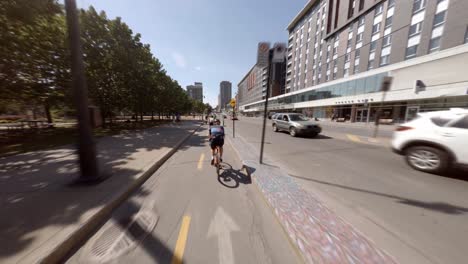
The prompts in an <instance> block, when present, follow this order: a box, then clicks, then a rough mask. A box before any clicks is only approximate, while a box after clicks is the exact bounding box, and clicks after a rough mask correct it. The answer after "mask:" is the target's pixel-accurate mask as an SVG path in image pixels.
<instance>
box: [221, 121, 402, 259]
mask: <svg viewBox="0 0 468 264" xmlns="http://www.w3.org/2000/svg"><path fill="white" fill-rule="evenodd" d="M226 130H227V132H228V134H229V136H228V137H227V139H228V140H229V141H231V144H232V146H233V147H234V148H235V150H236V152H237V154H238V155H239V157H240V158H241V160H242V163H243V165H244V166H245V167H246V169H247V170H250V172H251V174H252V179H253V182H254V183H255V184H256V185H257V186H258V188H259V189H260V191H261V192H262V193H263V195H264V197H265V198H266V200H267V201H268V203H269V205H270V207H271V208H272V210H273V211H274V212H275V214H276V216H277V218H278V219H279V222H280V223H281V225H282V226H283V228H284V230H285V231H286V233H287V234H288V235H289V238H290V240H291V242H292V243H293V244H294V245H296V246H297V248H298V249H299V251H300V252H301V253H302V256H303V257H304V259H305V260H306V262H307V263H379V264H380V263H396V261H395V259H394V258H393V257H392V256H390V255H389V254H387V253H386V252H385V251H383V250H381V249H379V248H378V247H377V246H376V245H375V244H374V243H373V242H372V241H370V240H369V239H368V238H367V237H365V236H364V235H363V234H362V233H361V232H359V231H358V230H356V229H355V228H354V227H353V226H351V225H350V224H349V223H347V222H346V221H345V220H343V219H342V218H341V217H339V216H338V215H337V214H336V213H334V212H333V211H332V210H330V209H329V208H327V206H326V205H325V204H323V203H322V202H321V201H320V200H319V199H317V197H315V196H314V195H313V194H312V193H310V192H308V191H306V190H305V189H303V188H302V187H301V186H300V185H299V184H298V183H297V182H296V180H295V179H294V178H293V177H291V176H289V175H288V174H287V173H286V172H285V171H284V170H282V169H281V168H280V167H277V166H274V165H271V164H274V162H273V161H271V160H270V159H269V158H268V157H265V158H264V164H259V155H258V154H257V153H259V151H258V149H256V148H255V147H254V146H253V145H252V144H249V143H247V141H245V140H244V139H243V138H242V137H241V136H239V135H236V138H232V131H231V130H230V129H226Z"/></svg>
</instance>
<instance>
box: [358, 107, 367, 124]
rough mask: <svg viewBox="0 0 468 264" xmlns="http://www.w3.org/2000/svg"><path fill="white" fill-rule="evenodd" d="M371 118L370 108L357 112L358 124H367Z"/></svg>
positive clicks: (360, 109)
mask: <svg viewBox="0 0 468 264" xmlns="http://www.w3.org/2000/svg"><path fill="white" fill-rule="evenodd" d="M368 117H369V108H358V109H357V110H356V122H367V120H368Z"/></svg>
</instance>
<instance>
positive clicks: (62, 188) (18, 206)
mask: <svg viewBox="0 0 468 264" xmlns="http://www.w3.org/2000/svg"><path fill="white" fill-rule="evenodd" d="M197 124H198V123H197V122H187V123H183V124H174V125H167V126H162V127H156V128H149V129H143V130H140V131H132V132H123V133H121V134H118V135H114V136H109V137H104V138H100V139H99V140H98V142H97V148H98V150H99V157H98V159H99V163H100V165H101V168H102V170H103V171H105V172H110V173H111V174H112V177H110V178H109V179H107V180H106V181H105V182H103V183H101V184H99V185H94V186H88V187H85V186H77V185H70V183H72V182H74V181H75V180H76V179H77V178H78V175H79V171H78V169H79V168H78V165H77V162H76V161H77V159H76V149H75V147H74V146H73V145H66V146H62V147H60V148H56V149H48V150H43V151H37V152H29V153H24V154H20V155H15V156H9V157H2V158H0V208H1V210H2V212H5V213H6V212H8V214H9V217H0V244H1V245H2V247H0V262H2V260H3V259H7V258H14V257H15V256H16V255H17V254H18V255H19V254H25V253H26V251H27V250H30V247H31V245H32V244H33V243H37V242H38V241H44V240H45V239H49V238H44V235H43V233H44V232H45V231H44V230H46V229H47V228H49V227H57V226H58V227H60V228H65V227H67V226H69V225H75V224H77V223H79V222H80V219H81V217H83V215H84V214H85V213H86V212H88V211H90V210H92V209H95V208H98V207H100V206H102V205H103V204H104V203H106V202H107V201H108V199H107V197H109V196H111V195H113V193H115V192H118V191H120V190H122V189H124V188H126V186H128V185H130V184H131V183H132V182H133V181H134V180H135V178H134V177H135V175H137V174H138V173H141V172H142V171H141V168H142V167H143V165H142V164H141V162H142V160H141V159H142V158H141V157H142V156H141V155H140V156H136V153H139V152H148V153H149V152H150V151H153V150H159V149H168V148H171V147H173V146H174V144H175V143H176V142H178V141H179V140H180V139H182V138H183V137H184V136H185V135H187V134H188V133H189V131H190V130H192V129H193V128H195V127H196V125H197ZM191 142H192V144H191V145H187V144H184V145H183V146H181V148H180V150H184V149H187V148H190V147H193V146H194V145H195V146H204V142H205V137H202V136H199V135H197V134H194V135H192V137H191ZM40 231H44V232H43V233H40Z"/></svg>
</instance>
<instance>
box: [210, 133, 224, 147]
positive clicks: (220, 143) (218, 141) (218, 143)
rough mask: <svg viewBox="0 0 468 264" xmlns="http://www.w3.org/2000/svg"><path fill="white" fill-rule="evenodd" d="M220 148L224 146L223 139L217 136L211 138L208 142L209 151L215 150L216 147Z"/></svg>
mask: <svg viewBox="0 0 468 264" xmlns="http://www.w3.org/2000/svg"><path fill="white" fill-rule="evenodd" d="M222 146H224V137H222V136H217V137H215V138H213V139H212V140H211V142H210V147H211V149H215V148H216V147H222Z"/></svg>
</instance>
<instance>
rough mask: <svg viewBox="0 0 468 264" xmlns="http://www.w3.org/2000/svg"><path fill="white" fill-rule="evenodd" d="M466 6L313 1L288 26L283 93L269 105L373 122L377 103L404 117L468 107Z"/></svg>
mask: <svg viewBox="0 0 468 264" xmlns="http://www.w3.org/2000/svg"><path fill="white" fill-rule="evenodd" d="M466 10H468V1H460V0H405V1H396V0H311V1H309V2H308V3H307V5H306V6H305V7H304V8H303V9H302V10H301V11H300V12H299V14H298V15H297V16H296V17H295V18H294V19H293V20H292V22H291V23H290V24H289V25H288V27H287V30H288V31H289V38H288V51H287V63H286V67H287V68H286V87H285V94H283V95H279V96H276V97H273V98H271V99H272V102H271V103H270V106H271V107H270V109H272V110H276V111H277V110H280V109H281V110H283V111H297V112H303V113H305V114H307V115H310V116H315V117H319V118H330V117H331V116H338V117H342V118H345V119H347V120H350V121H352V122H370V121H373V120H374V118H375V113H376V109H377V108H379V107H380V108H381V109H382V110H383V118H384V119H387V120H390V122H404V121H406V120H409V119H411V118H413V117H414V116H415V115H416V114H417V113H418V112H420V111H432V110H437V109H447V108H451V107H468V97H467V87H468V82H467V80H466V77H465V76H466V74H465V71H466V70H465V66H464V65H465V61H466V60H467V59H468V45H466V43H467V42H468V27H467V25H468V16H467V15H466V14H467V13H466ZM387 76H389V77H392V78H393V81H392V84H391V86H390V90H389V91H388V93H387V95H386V97H385V102H383V107H381V106H380V104H381V103H382V102H381V101H382V98H383V92H381V91H380V87H381V83H382V80H383V79H384V77H387ZM262 105H263V101H262V100H258V101H254V102H251V103H250V104H243V105H241V106H240V111H243V112H257V111H260V109H261V108H262Z"/></svg>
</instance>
